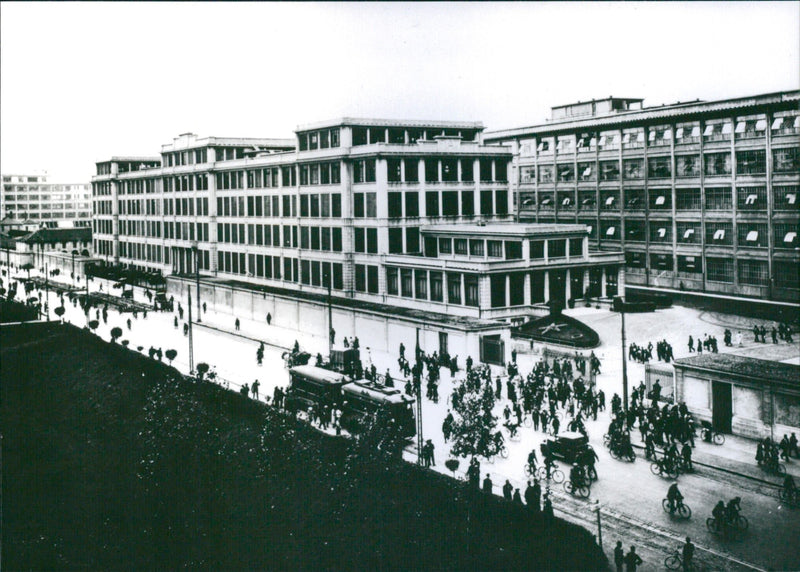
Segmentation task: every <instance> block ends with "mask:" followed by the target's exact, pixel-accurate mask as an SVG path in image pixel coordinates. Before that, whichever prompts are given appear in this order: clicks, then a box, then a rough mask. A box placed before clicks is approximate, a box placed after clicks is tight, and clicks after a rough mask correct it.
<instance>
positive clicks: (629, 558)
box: [625, 546, 642, 572]
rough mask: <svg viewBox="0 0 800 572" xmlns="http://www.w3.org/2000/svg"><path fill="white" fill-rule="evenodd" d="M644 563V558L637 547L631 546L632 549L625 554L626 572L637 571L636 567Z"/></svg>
mask: <svg viewBox="0 0 800 572" xmlns="http://www.w3.org/2000/svg"><path fill="white" fill-rule="evenodd" d="M641 563H642V559H641V558H640V557H639V555H638V554H636V547H635V546H631V551H630V552H628V553H627V554H626V555H625V572H636V567H637V566H639V564H641Z"/></svg>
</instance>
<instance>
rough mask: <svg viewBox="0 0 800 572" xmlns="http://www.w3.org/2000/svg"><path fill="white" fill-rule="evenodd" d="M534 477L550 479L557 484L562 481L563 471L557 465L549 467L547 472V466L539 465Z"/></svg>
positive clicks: (543, 479) (544, 479)
mask: <svg viewBox="0 0 800 572" xmlns="http://www.w3.org/2000/svg"><path fill="white" fill-rule="evenodd" d="M536 478H537V479H539V480H540V481H546V480H552V481H553V482H554V483H556V484H559V483H563V482H564V473H563V471H561V469H559V468H557V467H555V466H554V467H551V468H550V474H549V475H548V474H547V467H539V468H538V469H536Z"/></svg>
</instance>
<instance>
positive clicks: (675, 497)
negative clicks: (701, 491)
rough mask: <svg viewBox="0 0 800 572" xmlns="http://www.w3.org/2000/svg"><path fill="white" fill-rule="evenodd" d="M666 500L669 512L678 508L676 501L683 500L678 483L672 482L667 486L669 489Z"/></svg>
mask: <svg viewBox="0 0 800 572" xmlns="http://www.w3.org/2000/svg"><path fill="white" fill-rule="evenodd" d="M667 500H668V501H669V512H670V514H672V513H674V512H675V509H677V508H678V505H677V504H676V503H680V502H681V501H682V500H683V495H682V494H681V491H680V490H678V483H677V482H675V483H672V484H671V485H670V486H669V490H668V491H667Z"/></svg>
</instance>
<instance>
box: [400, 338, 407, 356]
mask: <svg viewBox="0 0 800 572" xmlns="http://www.w3.org/2000/svg"><path fill="white" fill-rule="evenodd" d="M400 357H401V358H404V357H406V346H404V345H403V342H400Z"/></svg>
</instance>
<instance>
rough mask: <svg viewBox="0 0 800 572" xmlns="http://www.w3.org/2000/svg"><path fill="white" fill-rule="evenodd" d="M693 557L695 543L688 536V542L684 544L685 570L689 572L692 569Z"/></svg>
mask: <svg viewBox="0 0 800 572" xmlns="http://www.w3.org/2000/svg"><path fill="white" fill-rule="evenodd" d="M692 559H694V544H692V539H691V538H689V537H688V536H687V537H686V544H684V545H683V570H684V572H689V570H691V569H692Z"/></svg>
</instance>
